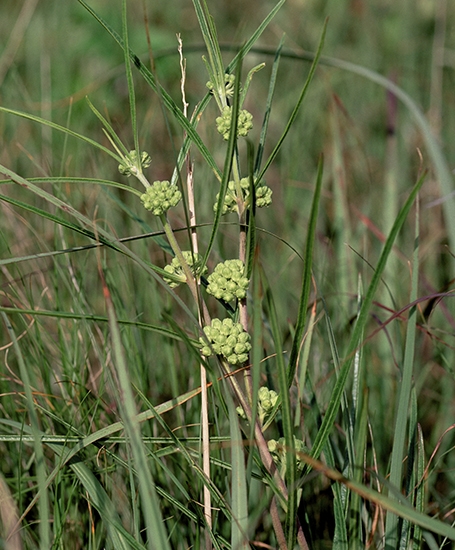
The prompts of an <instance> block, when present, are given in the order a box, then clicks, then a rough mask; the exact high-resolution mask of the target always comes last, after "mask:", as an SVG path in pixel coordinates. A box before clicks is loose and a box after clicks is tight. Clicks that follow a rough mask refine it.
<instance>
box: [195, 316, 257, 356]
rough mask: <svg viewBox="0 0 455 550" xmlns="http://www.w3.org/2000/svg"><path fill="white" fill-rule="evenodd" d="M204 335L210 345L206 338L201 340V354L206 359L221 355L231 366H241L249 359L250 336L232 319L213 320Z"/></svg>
mask: <svg viewBox="0 0 455 550" xmlns="http://www.w3.org/2000/svg"><path fill="white" fill-rule="evenodd" d="M204 333H205V335H206V337H207V340H208V341H209V342H210V345H208V344H207V342H206V340H205V339H204V338H200V339H199V342H200V344H201V352H202V354H203V355H205V356H206V357H210V356H211V355H212V354H213V353H216V354H217V355H221V356H222V357H224V358H225V359H226V361H227V362H228V363H230V364H231V365H240V364H242V363H245V361H246V360H247V359H248V352H249V351H250V349H251V344H250V335H249V334H248V333H247V332H245V331H244V330H243V327H242V325H241V324H240V323H234V321H233V320H232V319H229V318H228V319H223V320H222V321H221V320H220V319H213V320H212V322H211V324H210V325H208V326H206V327H204Z"/></svg>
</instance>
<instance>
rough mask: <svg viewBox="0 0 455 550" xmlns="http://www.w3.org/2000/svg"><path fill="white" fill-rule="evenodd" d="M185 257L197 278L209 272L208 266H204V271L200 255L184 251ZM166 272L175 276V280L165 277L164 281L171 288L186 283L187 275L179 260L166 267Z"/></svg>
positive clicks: (174, 259)
mask: <svg viewBox="0 0 455 550" xmlns="http://www.w3.org/2000/svg"><path fill="white" fill-rule="evenodd" d="M182 254H183V257H184V259H185V261H186V263H187V264H188V266H189V267H190V269H191V271H192V272H193V273H194V275H195V276H196V277H200V276H201V275H203V274H204V273H206V272H207V266H204V269H201V268H202V256H201V255H200V254H194V253H192V252H191V250H183V251H182ZM164 271H167V273H170V274H171V275H173V278H172V279H171V278H168V277H166V276H164V280H165V281H166V283H168V285H169V286H170V287H171V288H175V287H177V286H179V285H180V284H181V283H186V275H185V273H184V271H183V268H182V265H181V263H180V260H179V259H178V258H177V256H176V257H175V258H173V259H172V261H171V263H170V264H168V265H167V266H165V268H164ZM175 277H177V278H178V280H177V281H176V280H175Z"/></svg>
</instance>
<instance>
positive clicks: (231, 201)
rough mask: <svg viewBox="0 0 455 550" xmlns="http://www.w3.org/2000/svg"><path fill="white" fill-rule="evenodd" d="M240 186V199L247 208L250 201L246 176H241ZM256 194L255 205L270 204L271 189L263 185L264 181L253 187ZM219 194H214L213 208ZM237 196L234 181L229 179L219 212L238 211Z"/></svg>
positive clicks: (260, 206)
mask: <svg viewBox="0 0 455 550" xmlns="http://www.w3.org/2000/svg"><path fill="white" fill-rule="evenodd" d="M240 188H241V190H242V197H240V200H241V201H243V202H244V204H245V207H246V208H248V206H250V203H251V199H250V183H249V181H248V178H241V180H240ZM255 195H256V206H257V207H258V208H264V207H266V206H270V205H271V204H272V190H271V189H270V187H268V186H267V185H265V183H259V184H258V185H257V186H256V188H255ZM219 196H220V194H219V193H218V194H217V195H216V203H215V204H214V206H213V209H214V210H216V208H217V204H218V198H219ZM238 210H239V207H238V198H237V188H236V185H235V181H230V182H229V183H228V187H227V191H226V195H225V197H224V203H223V209H222V211H221V213H222V214H223V215H224V214H228V213H229V212H238Z"/></svg>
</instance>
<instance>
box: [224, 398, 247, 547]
mask: <svg viewBox="0 0 455 550" xmlns="http://www.w3.org/2000/svg"><path fill="white" fill-rule="evenodd" d="M227 404H228V409H229V427H230V435H231V465H232V481H231V483H232V485H231V487H232V488H231V491H232V522H231V548H235V549H236V550H237V549H238V550H249V548H250V545H249V542H248V491H247V484H246V471H245V454H244V450H243V439H242V434H241V432H240V427H239V415H238V414H237V411H236V409H235V405H234V402H233V401H232V398H231V397H230V396H229V395H228V396H227Z"/></svg>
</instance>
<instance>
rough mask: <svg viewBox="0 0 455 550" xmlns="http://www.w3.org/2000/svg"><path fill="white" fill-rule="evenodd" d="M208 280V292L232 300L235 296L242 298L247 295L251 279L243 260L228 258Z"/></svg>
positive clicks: (222, 298)
mask: <svg viewBox="0 0 455 550" xmlns="http://www.w3.org/2000/svg"><path fill="white" fill-rule="evenodd" d="M207 280H208V282H209V284H208V287H207V292H208V293H209V294H211V295H212V296H215V298H217V299H218V300H224V301H225V302H230V301H231V300H234V298H237V299H238V300H241V299H242V298H245V296H246V291H247V288H248V283H249V281H248V278H247V277H246V276H245V265H244V263H243V262H242V261H241V260H226V261H225V262H223V263H221V264H218V265H217V266H216V267H215V270H214V272H213V273H212V274H210V275H209V276H208V278H207Z"/></svg>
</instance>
